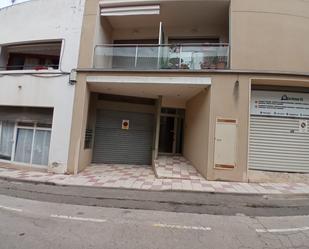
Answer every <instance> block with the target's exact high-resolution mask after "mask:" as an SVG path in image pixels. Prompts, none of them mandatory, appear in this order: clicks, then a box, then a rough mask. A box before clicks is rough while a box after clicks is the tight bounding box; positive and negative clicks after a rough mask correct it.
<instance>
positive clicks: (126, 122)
mask: <svg viewBox="0 0 309 249" xmlns="http://www.w3.org/2000/svg"><path fill="white" fill-rule="evenodd" d="M129 127H130V120H122V129H123V130H129Z"/></svg>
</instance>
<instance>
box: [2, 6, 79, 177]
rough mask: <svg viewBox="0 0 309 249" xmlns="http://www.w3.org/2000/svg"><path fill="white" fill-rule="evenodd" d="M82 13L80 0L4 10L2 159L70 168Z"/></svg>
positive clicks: (60, 169)
mask: <svg viewBox="0 0 309 249" xmlns="http://www.w3.org/2000/svg"><path fill="white" fill-rule="evenodd" d="M83 12H84V2H83V1H79V0H77V1H76V0H68V1H61V0H53V1H46V0H32V1H28V2H24V3H20V4H16V5H12V6H9V7H6V8H2V9H0V33H1V35H0V51H1V52H0V160H1V163H8V164H18V165H23V166H26V167H31V168H42V169H47V170H49V171H51V172H56V173H65V172H66V171H67V165H68V164H67V163H68V152H69V141H70V130H71V125H72V124H71V120H72V110H73V104H74V92H75V87H74V85H72V84H70V83H72V82H71V81H72V77H73V78H74V76H72V69H76V67H77V61H78V54H79V43H80V34H81V27H82V19H83ZM73 74H74V73H73Z"/></svg>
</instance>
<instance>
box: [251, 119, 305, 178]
mask: <svg viewBox="0 0 309 249" xmlns="http://www.w3.org/2000/svg"><path fill="white" fill-rule="evenodd" d="M308 122H309V121H308ZM249 168H250V169H258V170H271V171H285V172H309V133H308V132H302V131H301V130H300V128H299V119H293V118H283V117H264V116H251V121H250V147H249Z"/></svg>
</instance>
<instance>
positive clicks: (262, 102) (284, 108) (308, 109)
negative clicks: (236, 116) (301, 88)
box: [251, 90, 309, 118]
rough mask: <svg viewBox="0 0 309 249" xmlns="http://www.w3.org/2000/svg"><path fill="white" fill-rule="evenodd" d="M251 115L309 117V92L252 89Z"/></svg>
mask: <svg viewBox="0 0 309 249" xmlns="http://www.w3.org/2000/svg"><path fill="white" fill-rule="evenodd" d="M251 115H260V116H274V117H295V118H309V94H306V93H294V92H271V91H258V90H255V91H252V95H251Z"/></svg>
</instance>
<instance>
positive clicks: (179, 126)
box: [159, 108, 185, 155]
mask: <svg viewBox="0 0 309 249" xmlns="http://www.w3.org/2000/svg"><path fill="white" fill-rule="evenodd" d="M184 115H185V110H183V109H174V108H162V109H161V117H160V135H159V153H160V154H167V155H181V154H182V145H183V130H184V129H183V128H184Z"/></svg>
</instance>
